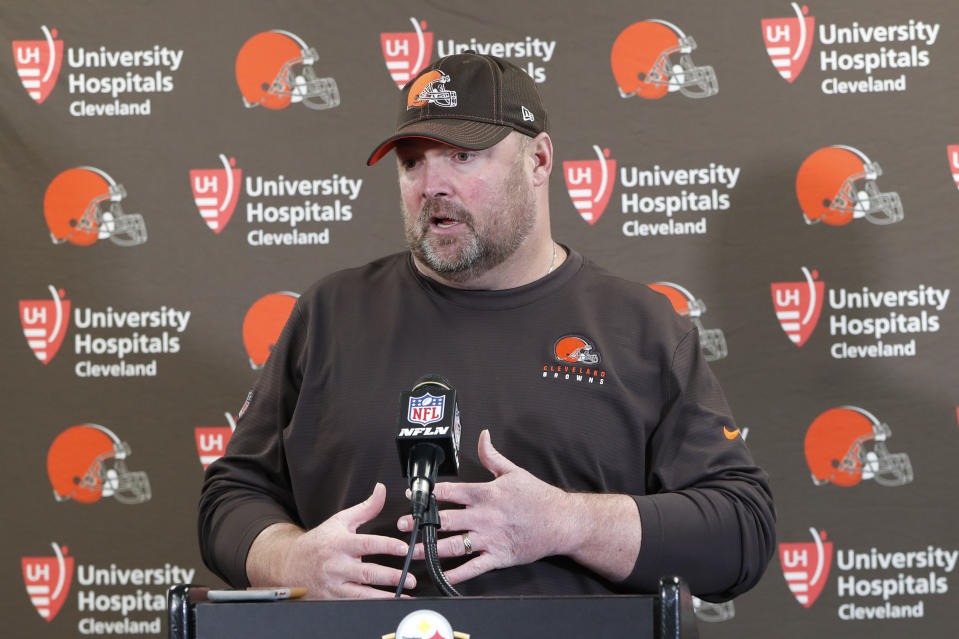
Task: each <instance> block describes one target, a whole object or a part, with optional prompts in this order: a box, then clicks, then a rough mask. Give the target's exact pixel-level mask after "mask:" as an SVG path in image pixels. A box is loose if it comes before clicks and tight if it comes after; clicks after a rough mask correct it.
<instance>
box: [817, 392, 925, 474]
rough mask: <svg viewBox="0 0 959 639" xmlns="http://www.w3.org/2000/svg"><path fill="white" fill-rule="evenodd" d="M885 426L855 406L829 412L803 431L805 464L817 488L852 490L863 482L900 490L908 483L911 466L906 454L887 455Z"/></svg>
mask: <svg viewBox="0 0 959 639" xmlns="http://www.w3.org/2000/svg"><path fill="white" fill-rule="evenodd" d="M891 435H892V430H891V429H890V428H889V425H888V424H885V423H882V422H880V421H879V420H877V419H876V418H875V417H874V416H873V415H872V414H871V413H869V412H868V411H865V410H863V409H862V408H856V407H855V406H840V407H839V408H831V409H829V410H827V411H826V412H825V413H823V414H822V415H820V416H819V417H817V418H816V419H815V420H814V421H813V423H812V424H810V425H809V430H807V431H806V443H805V450H806V463H807V464H809V470H810V472H811V473H812V481H813V483H814V484H816V485H817V486H821V485H822V484H827V483H829V484H835V485H837V486H855V485H856V484H858V483H859V482H861V481H862V480H864V479H872V480H875V482H876V483H877V484H880V485H882V486H902V485H903V484H908V483H909V482H911V481H912V464H911V463H910V462H909V456H908V455H907V454H906V453H890V452H889V450H888V449H887V448H886V439H887V438H889V437H890V436H891Z"/></svg>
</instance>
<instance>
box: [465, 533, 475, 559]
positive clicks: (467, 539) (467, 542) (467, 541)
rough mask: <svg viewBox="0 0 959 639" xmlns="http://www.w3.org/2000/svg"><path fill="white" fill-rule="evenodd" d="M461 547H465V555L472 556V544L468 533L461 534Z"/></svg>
mask: <svg viewBox="0 0 959 639" xmlns="http://www.w3.org/2000/svg"><path fill="white" fill-rule="evenodd" d="M463 545H464V546H465V547H466V554H467V555H472V554H473V544H472V543H470V534H469V533H463Z"/></svg>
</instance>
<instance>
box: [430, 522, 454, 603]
mask: <svg viewBox="0 0 959 639" xmlns="http://www.w3.org/2000/svg"><path fill="white" fill-rule="evenodd" d="M423 547H424V548H425V549H426V567H427V569H428V570H429V572H430V579H432V580H433V583H434V584H436V587H437V588H439V589H440V591H441V592H442V593H443V594H444V595H446V596H447V597H462V595H461V594H460V593H458V592H457V591H456V589H455V588H453V585H452V584H451V583H450V582H449V580H448V579H447V578H446V575H444V574H443V570H442V569H441V568H440V560H439V557H438V556H437V552H436V526H426V528H425V529H424V530H423Z"/></svg>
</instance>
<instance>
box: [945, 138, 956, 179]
mask: <svg viewBox="0 0 959 639" xmlns="http://www.w3.org/2000/svg"><path fill="white" fill-rule="evenodd" d="M946 154H947V155H948V156H949V171H951V172H952V181H953V182H955V183H956V188H959V144H950V145H949V146H947V147H946Z"/></svg>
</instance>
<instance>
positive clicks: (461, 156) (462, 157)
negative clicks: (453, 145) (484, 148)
mask: <svg viewBox="0 0 959 639" xmlns="http://www.w3.org/2000/svg"><path fill="white" fill-rule="evenodd" d="M471 157H473V154H472V153H470V152H469V151H457V153H456V160H457V161H458V162H466V161H467V160H469V159H470V158H471Z"/></svg>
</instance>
